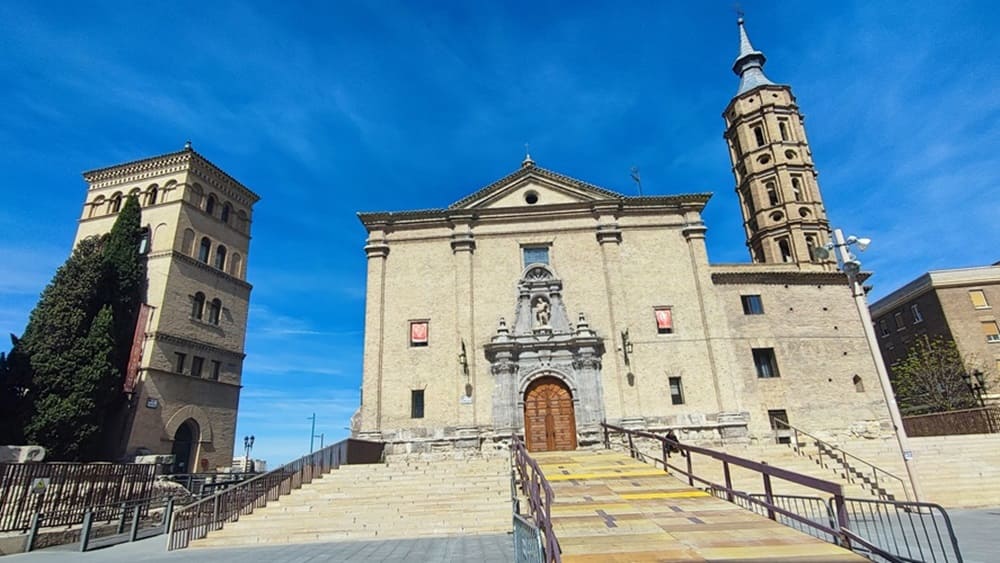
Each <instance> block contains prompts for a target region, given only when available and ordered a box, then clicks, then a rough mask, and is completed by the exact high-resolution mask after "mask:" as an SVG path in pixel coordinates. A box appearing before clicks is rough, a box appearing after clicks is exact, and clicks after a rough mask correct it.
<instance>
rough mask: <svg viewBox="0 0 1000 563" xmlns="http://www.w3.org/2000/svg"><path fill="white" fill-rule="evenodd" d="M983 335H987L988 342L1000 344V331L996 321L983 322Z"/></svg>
mask: <svg viewBox="0 0 1000 563" xmlns="http://www.w3.org/2000/svg"><path fill="white" fill-rule="evenodd" d="M983 334H985V335H986V341H987V342H1000V329H998V328H997V322H996V321H985V322H983Z"/></svg>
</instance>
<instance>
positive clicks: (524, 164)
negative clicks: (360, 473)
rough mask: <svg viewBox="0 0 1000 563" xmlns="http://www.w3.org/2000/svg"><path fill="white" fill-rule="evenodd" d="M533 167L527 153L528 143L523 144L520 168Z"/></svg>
mask: <svg viewBox="0 0 1000 563" xmlns="http://www.w3.org/2000/svg"><path fill="white" fill-rule="evenodd" d="M534 165H535V161H534V160H531V153H529V152H528V143H524V160H522V161H521V168H525V167H527V166H534Z"/></svg>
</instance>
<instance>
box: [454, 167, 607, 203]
mask: <svg viewBox="0 0 1000 563" xmlns="http://www.w3.org/2000/svg"><path fill="white" fill-rule="evenodd" d="M622 197H624V196H623V195H622V194H620V193H617V192H613V191H611V190H607V189H604V188H600V187H597V186H594V185H592V184H588V183H586V182H581V181H580V180H576V179H574V178H570V177H569V176H563V175H562V174H557V173H555V172H552V171H549V170H546V169H544V168H538V167H537V166H525V167H522V168H521V169H520V170H518V171H516V172H514V173H513V174H509V175H508V176H506V177H504V178H501V179H500V180H497V181H496V182H494V183H492V184H490V185H488V186H486V187H484V188H482V189H480V190H478V191H476V192H475V193H473V194H471V195H469V196H467V197H465V198H462V199H460V200H459V201H456V202H455V203H453V204H451V205H450V206H449V207H448V208H449V209H488V208H503V207H524V206H529V205H558V204H571V203H584V202H591V201H602V200H604V201H606V200H616V199H621V198H622Z"/></svg>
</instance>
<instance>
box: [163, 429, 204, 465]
mask: <svg viewBox="0 0 1000 563" xmlns="http://www.w3.org/2000/svg"><path fill="white" fill-rule="evenodd" d="M197 437H198V423H197V422H195V421H194V420H192V419H190V418H189V419H187V420H185V421H184V423H183V424H181V425H180V426H179V427H178V428H177V432H175V433H174V447H173V448H172V449H171V450H170V453H172V454H174V467H173V472H174V473H192V472H194V471H197V468H195V467H192V466H191V459H192V458H193V457H194V447H195V444H196V441H197Z"/></svg>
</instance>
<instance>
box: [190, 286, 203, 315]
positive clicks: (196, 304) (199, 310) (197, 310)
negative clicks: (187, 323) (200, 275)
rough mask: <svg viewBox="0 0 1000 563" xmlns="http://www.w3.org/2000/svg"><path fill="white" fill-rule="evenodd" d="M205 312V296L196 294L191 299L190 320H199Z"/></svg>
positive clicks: (199, 293)
mask: <svg viewBox="0 0 1000 563" xmlns="http://www.w3.org/2000/svg"><path fill="white" fill-rule="evenodd" d="M204 311H205V294H204V293H202V292H200V291H199V292H198V293H195V294H194V297H193V298H192V299H191V318H192V319H198V320H199V321H200V320H201V318H202V316H203V315H204Z"/></svg>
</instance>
